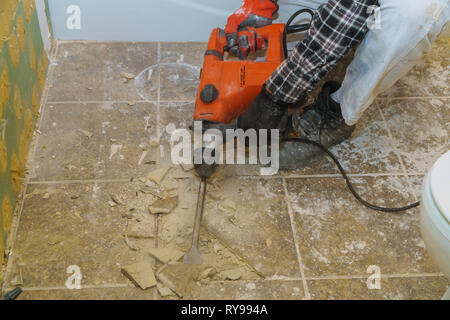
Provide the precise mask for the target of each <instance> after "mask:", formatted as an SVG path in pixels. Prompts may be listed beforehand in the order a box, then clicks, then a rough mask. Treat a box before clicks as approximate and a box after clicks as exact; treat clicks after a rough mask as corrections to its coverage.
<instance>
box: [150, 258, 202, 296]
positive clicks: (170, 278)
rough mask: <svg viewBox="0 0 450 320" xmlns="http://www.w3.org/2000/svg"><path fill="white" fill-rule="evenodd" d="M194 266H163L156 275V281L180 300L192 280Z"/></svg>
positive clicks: (175, 264)
mask: <svg viewBox="0 0 450 320" xmlns="http://www.w3.org/2000/svg"><path fill="white" fill-rule="evenodd" d="M194 272H195V266H192V265H187V264H183V263H174V264H166V265H164V266H163V267H162V268H161V269H160V270H159V271H158V272H157V274H156V277H157V278H158V280H159V281H160V282H161V283H163V284H164V285H165V286H167V287H168V288H169V289H170V290H172V291H173V292H175V293H176V295H177V296H179V297H180V298H182V297H183V296H184V295H185V294H186V288H187V286H188V284H189V282H190V281H191V280H192V277H193V274H194Z"/></svg>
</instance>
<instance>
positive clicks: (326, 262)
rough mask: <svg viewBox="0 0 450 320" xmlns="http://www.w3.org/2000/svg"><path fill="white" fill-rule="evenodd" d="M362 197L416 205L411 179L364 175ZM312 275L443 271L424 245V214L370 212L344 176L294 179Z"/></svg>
mask: <svg viewBox="0 0 450 320" xmlns="http://www.w3.org/2000/svg"><path fill="white" fill-rule="evenodd" d="M352 182H353V183H354V186H355V188H356V190H357V191H358V192H360V193H361V196H362V197H363V198H364V199H365V200H367V201H369V202H370V203H374V204H378V205H382V206H388V207H392V206H395V207H397V206H401V205H406V204H409V203H411V202H414V201H415V200H414V198H413V197H412V196H411V192H410V188H409V186H408V183H407V181H406V179H405V178H401V177H376V178H373V177H360V178H355V177H353V178H352ZM287 184H288V190H289V196H290V199H291V204H292V208H293V210H294V217H295V225H296V230H297V234H298V238H299V242H298V244H299V247H300V253H301V255H302V260H303V264H304V266H305V275H306V276H332V275H339V276H341V275H363V274H366V273H367V268H368V267H369V266H371V265H377V266H379V267H380V268H381V272H382V273H384V274H394V273H395V274H398V273H424V272H430V273H433V272H439V270H438V269H437V267H436V266H435V265H434V263H433V262H432V261H431V258H430V257H429V256H428V254H427V252H426V249H425V244H424V242H423V239H422V236H421V231H420V223H419V210H418V209H413V210H409V211H407V212H405V213H401V214H392V213H381V212H376V211H372V210H369V209H367V208H365V207H364V206H362V205H361V204H360V203H359V202H357V201H356V200H355V199H354V198H353V196H352V195H351V193H350V192H349V190H348V189H347V186H346V185H345V182H344V180H343V179H341V178H320V179H288V180H287Z"/></svg>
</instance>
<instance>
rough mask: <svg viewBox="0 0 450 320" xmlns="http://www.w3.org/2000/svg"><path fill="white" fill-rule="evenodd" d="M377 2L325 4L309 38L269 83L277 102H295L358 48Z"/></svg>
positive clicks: (345, 0)
mask: <svg viewBox="0 0 450 320" xmlns="http://www.w3.org/2000/svg"><path fill="white" fill-rule="evenodd" d="M374 5H378V1H377V0H358V1H353V0H329V1H328V3H326V4H323V5H321V6H320V7H319V8H318V10H317V12H316V14H315V15H314V18H313V20H312V23H311V28H310V29H309V30H308V32H307V34H306V35H305V38H304V39H303V40H302V41H301V42H299V43H298V44H297V46H296V47H295V49H294V50H293V51H292V52H291V54H290V55H289V56H288V58H287V59H286V60H284V61H283V63H281V65H280V66H279V67H278V68H277V69H276V70H275V71H274V72H273V74H272V75H271V76H270V78H269V79H268V80H267V81H266V84H265V85H266V88H267V89H269V91H271V92H272V93H273V95H274V96H275V100H278V101H281V102H285V103H289V104H291V103H295V102H297V101H299V100H300V99H301V98H302V97H303V96H304V94H306V93H307V92H308V91H311V90H312V89H314V87H315V85H316V84H317V83H318V82H319V81H320V80H321V79H322V78H323V77H324V76H325V75H326V74H327V73H328V71H330V70H331V69H332V68H333V66H335V65H336V64H337V63H338V62H339V60H340V59H342V58H343V57H344V56H345V55H346V54H347V53H348V52H349V51H350V50H351V49H352V48H353V47H355V46H356V45H357V44H358V43H359V42H360V41H361V40H362V39H363V38H364V36H365V34H366V33H367V31H368V24H367V20H368V18H369V17H370V15H371V13H372V11H373V7H371V6H374Z"/></svg>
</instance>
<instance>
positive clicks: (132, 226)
mask: <svg viewBox="0 0 450 320" xmlns="http://www.w3.org/2000/svg"><path fill="white" fill-rule="evenodd" d="M125 234H126V236H127V237H128V238H137V239H152V238H154V237H155V235H154V230H153V224H152V222H151V221H144V220H139V221H138V220H137V219H136V220H131V221H130V223H129V224H128V225H127V229H126V233H125Z"/></svg>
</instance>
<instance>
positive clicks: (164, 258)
mask: <svg viewBox="0 0 450 320" xmlns="http://www.w3.org/2000/svg"><path fill="white" fill-rule="evenodd" d="M147 253H148V254H149V255H150V256H152V257H153V258H155V259H157V260H159V261H160V262H162V263H175V262H177V261H178V260H180V259H181V258H182V257H183V256H184V252H183V251H180V250H178V249H176V248H152V249H149V250H148V251H147Z"/></svg>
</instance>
